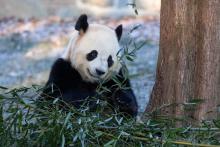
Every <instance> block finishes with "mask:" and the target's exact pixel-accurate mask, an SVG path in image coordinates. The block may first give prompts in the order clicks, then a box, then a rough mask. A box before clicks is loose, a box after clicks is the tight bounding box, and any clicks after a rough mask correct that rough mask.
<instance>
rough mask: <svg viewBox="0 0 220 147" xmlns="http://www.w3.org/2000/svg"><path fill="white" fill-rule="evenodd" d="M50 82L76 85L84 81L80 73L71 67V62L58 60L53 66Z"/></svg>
mask: <svg viewBox="0 0 220 147" xmlns="http://www.w3.org/2000/svg"><path fill="white" fill-rule="evenodd" d="M49 81H51V82H55V81H59V82H65V83H70V82H72V83H75V82H80V81H82V79H81V76H80V75H79V73H78V72H77V71H76V70H75V69H74V68H73V67H72V66H71V63H70V62H69V61H66V60H64V59H62V58H58V59H57V60H56V61H55V62H54V64H53V65H52V69H51V72H50V77H49Z"/></svg>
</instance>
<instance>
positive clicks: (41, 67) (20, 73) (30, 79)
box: [0, 17, 159, 112]
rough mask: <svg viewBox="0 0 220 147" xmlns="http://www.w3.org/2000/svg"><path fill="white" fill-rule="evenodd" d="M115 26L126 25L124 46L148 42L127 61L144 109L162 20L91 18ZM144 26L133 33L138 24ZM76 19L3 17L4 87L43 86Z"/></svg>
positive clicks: (0, 58) (0, 82)
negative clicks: (132, 41)
mask: <svg viewBox="0 0 220 147" xmlns="http://www.w3.org/2000/svg"><path fill="white" fill-rule="evenodd" d="M90 22H93V23H101V24H106V25H108V26H110V27H113V28H115V27H116V26H117V25H119V24H123V26H124V33H123V38H122V41H121V45H122V46H124V45H126V44H127V41H128V40H129V39H130V38H132V39H134V40H135V41H136V42H137V44H138V43H140V42H143V41H145V42H146V44H145V45H144V46H143V47H142V48H141V49H140V50H139V51H138V52H137V54H136V59H135V60H134V62H127V64H128V68H129V73H130V75H131V83H132V87H133V89H134V92H135V94H136V96H137V99H138V104H139V106H140V108H139V111H141V112H142V111H144V109H145V106H146V104H147V102H148V98H149V94H150V92H151V89H152V86H153V84H154V78H155V68H156V61H157V55H158V40H159V20H157V19H156V20H155V19H147V18H139V19H133V18H124V19H120V20H107V19H106V20H105V19H104V20H103V19H102V20H92V19H91V20H90ZM137 25H140V27H139V28H138V29H136V30H134V31H133V32H132V33H129V31H130V30H131V29H132V28H133V27H134V26H137ZM73 29H74V20H72V19H65V20H63V19H60V18H59V17H51V18H49V19H46V20H44V19H41V20H38V19H27V20H24V19H16V18H13V17H11V18H3V19H1V20H0V63H1V64H0V86H4V87H9V88H12V87H21V86H30V85H32V84H39V85H43V84H44V83H45V82H46V80H47V78H48V74H49V70H50V67H51V65H52V63H53V61H54V60H55V59H56V58H57V57H59V55H60V54H61V53H62V51H63V49H64V48H65V46H66V45H67V42H68V39H69V37H70V36H71V32H72V30H73Z"/></svg>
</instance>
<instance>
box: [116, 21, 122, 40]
mask: <svg viewBox="0 0 220 147" xmlns="http://www.w3.org/2000/svg"><path fill="white" fill-rule="evenodd" d="M115 33H116V35H117V38H118V41H119V40H120V39H121V35H122V25H119V26H117V28H116V29H115Z"/></svg>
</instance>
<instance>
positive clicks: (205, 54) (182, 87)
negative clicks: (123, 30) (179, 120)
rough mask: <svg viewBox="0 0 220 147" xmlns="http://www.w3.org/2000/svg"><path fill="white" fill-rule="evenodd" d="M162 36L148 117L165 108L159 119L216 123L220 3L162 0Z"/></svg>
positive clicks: (219, 82) (219, 105)
mask: <svg viewBox="0 0 220 147" xmlns="http://www.w3.org/2000/svg"><path fill="white" fill-rule="evenodd" d="M160 34H161V37H160V51H159V57H158V64H157V73H156V82H155V85H154V87H153V91H152V93H151V97H150V101H149V104H148V106H147V108H146V111H147V112H152V111H154V110H156V109H158V108H161V109H160V113H162V114H170V115H172V116H176V117H184V118H185V117H187V118H191V119H193V120H197V121H201V120H204V119H215V118H216V117H217V113H218V109H219V108H220V0H162V3H161V33H160ZM198 100H201V101H200V103H197V105H193V104H192V102H195V101H197V102H198ZM189 103H191V104H189ZM171 104H175V105H171ZM166 105H170V106H169V107H163V106H166ZM188 106H190V107H188ZM188 108H190V111H189V109H188Z"/></svg>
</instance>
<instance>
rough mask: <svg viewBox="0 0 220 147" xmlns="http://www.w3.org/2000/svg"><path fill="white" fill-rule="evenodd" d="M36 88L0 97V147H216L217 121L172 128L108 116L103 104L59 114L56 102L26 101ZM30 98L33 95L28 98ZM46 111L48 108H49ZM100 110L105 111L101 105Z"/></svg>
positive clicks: (159, 120) (164, 120) (168, 122)
mask: <svg viewBox="0 0 220 147" xmlns="http://www.w3.org/2000/svg"><path fill="white" fill-rule="evenodd" d="M40 92H41V90H40V88H39V87H37V86H33V87H31V88H26V87H24V88H20V89H13V90H10V91H8V90H6V89H4V90H3V92H2V94H1V95H0V146H4V147H7V146H22V147H23V146H106V147H110V146H196V145H197V146H199V145H201V146H211V145H220V141H219V140H220V139H219V137H220V136H219V134H220V127H219V126H220V120H213V121H207V122H203V123H202V125H201V126H200V127H198V128H193V127H191V126H186V127H181V128H176V127H175V124H176V123H177V122H178V121H179V120H177V119H175V118H168V117H164V116H157V117H156V118H155V116H154V117H152V116H150V115H149V116H148V119H146V120H143V123H136V122H135V120H134V119H131V118H126V117H124V116H123V115H122V114H119V113H117V111H115V112H108V111H107V110H106V108H104V106H103V105H105V101H104V100H101V99H99V100H97V104H98V105H99V106H100V107H98V108H97V109H96V110H95V111H90V110H89V108H88V107H87V106H86V104H85V105H84V106H82V107H81V108H80V109H75V108H73V107H71V106H69V105H68V104H64V105H65V107H68V108H69V109H68V111H66V110H63V109H59V105H58V103H59V101H60V100H59V99H58V100H57V99H56V100H54V102H53V104H52V106H51V103H50V104H49V102H48V101H42V102H38V105H37V106H36V100H35V99H30V97H31V98H34V97H37V96H39V94H40ZM33 93H35V94H34V96H33ZM30 94H31V95H30ZM49 106H50V107H49ZM105 107H107V106H106V105H105Z"/></svg>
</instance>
